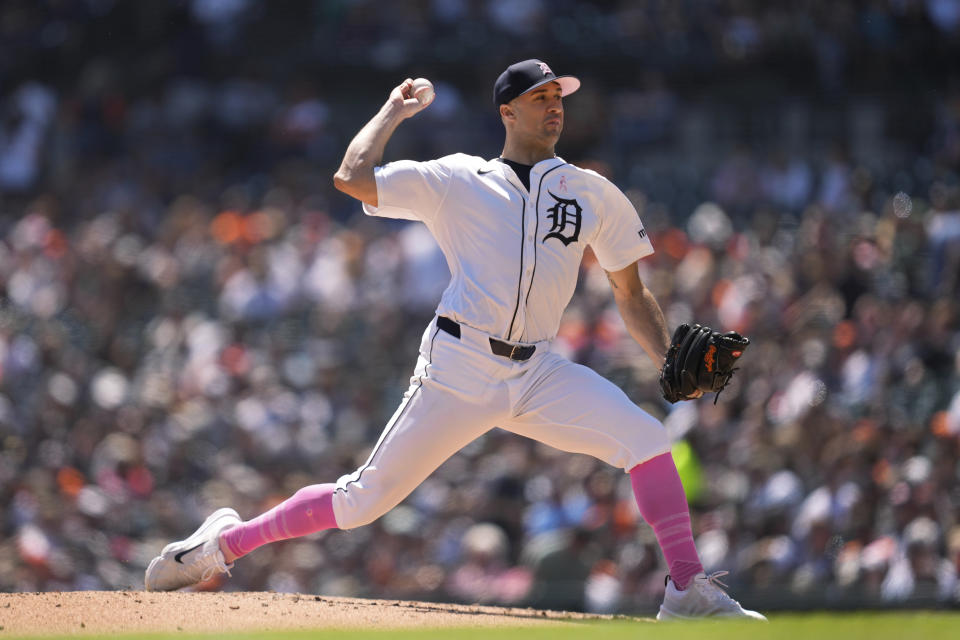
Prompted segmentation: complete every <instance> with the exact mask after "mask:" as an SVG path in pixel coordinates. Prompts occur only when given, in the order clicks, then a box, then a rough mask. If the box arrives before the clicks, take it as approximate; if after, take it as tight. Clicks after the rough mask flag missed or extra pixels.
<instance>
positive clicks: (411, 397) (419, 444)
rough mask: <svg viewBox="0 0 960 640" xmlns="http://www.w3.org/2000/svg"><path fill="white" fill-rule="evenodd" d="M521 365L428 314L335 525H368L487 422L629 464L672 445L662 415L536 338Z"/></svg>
mask: <svg viewBox="0 0 960 640" xmlns="http://www.w3.org/2000/svg"><path fill="white" fill-rule="evenodd" d="M535 346H536V351H535V352H534V355H533V356H532V357H531V358H530V359H529V360H526V361H523V362H519V361H514V360H510V359H509V358H505V357H503V356H498V355H494V354H493V353H492V352H491V350H490V343H489V336H488V335H487V334H486V333H483V332H481V331H478V330H476V329H472V328H470V327H467V326H466V325H463V324H461V325H460V338H456V337H455V336H453V335H451V334H449V333H447V332H445V331H442V330H440V329H439V328H438V327H437V319H436V318H434V319H433V321H432V322H431V323H430V325H429V326H428V327H427V329H426V331H424V334H423V339H422V341H421V343H420V356H419V359H418V361H417V367H416V369H415V371H414V376H413V377H412V378H411V381H410V387H409V389H407V392H406V393H405V394H404V397H403V401H402V402H401V404H400V406H399V407H398V408H397V411H396V412H395V413H394V414H393V417H392V418H391V419H390V421H389V422H388V423H387V426H386V427H385V428H384V430H383V433H382V434H381V435H380V439H379V440H378V441H377V444H376V446H375V447H374V448H373V451H372V452H371V454H370V457H369V458H368V459H367V461H366V462H365V463H364V464H363V466H361V467H360V468H359V469H357V470H356V471H354V472H353V473H351V474H348V475H345V476H342V477H341V478H340V479H339V480H337V484H336V490H335V492H334V495H333V511H334V515H335V516H336V519H337V525H338V526H339V527H340V528H341V529H352V528H355V527H359V526H362V525H364V524H369V523H370V522H373V521H374V520H376V519H377V518H379V517H380V516H382V515H383V514H385V513H386V512H387V511H389V510H390V509H392V508H393V507H395V506H396V505H397V504H399V503H400V502H401V501H402V500H403V499H404V498H405V497H407V495H409V494H410V492H412V491H413V490H414V489H415V488H416V487H417V486H418V485H419V484H420V483H421V482H423V481H424V480H425V479H426V478H427V476H429V475H430V474H431V473H432V472H433V471H434V470H435V469H436V468H437V467H439V466H440V465H441V464H443V462H444V461H446V460H447V458H449V457H450V456H452V455H453V454H454V453H456V452H457V451H459V450H460V449H462V448H463V447H464V446H466V445H467V444H469V443H470V442H471V441H472V440H474V439H476V438H477V437H479V436H481V435H483V434H484V433H486V432H487V431H489V430H490V429H492V428H494V427H500V428H501V429H505V430H507V431H511V432H513V433H516V434H519V435H522V436H526V437H528V438H532V439H534V440H537V441H539V442H542V443H544V444H547V445H550V446H551V447H554V448H556V449H560V450H562V451H569V452H574V453H586V454H589V455H592V456H594V457H596V458H598V459H600V460H603V461H604V462H606V463H608V464H611V465H613V466H615V467H619V468H622V469H624V470H625V471H629V470H630V469H632V468H633V467H634V466H636V465H637V464H640V463H641V462H644V461H646V460H649V459H650V458H653V457H655V456H658V455H661V454H663V453H666V452H668V451H670V442H669V439H668V438H667V434H666V431H665V430H664V427H663V425H662V423H660V421H658V420H657V419H656V418H654V417H653V416H651V415H650V414H648V413H647V412H645V411H643V410H642V409H640V408H639V407H638V406H636V405H635V404H634V403H633V402H631V401H630V399H629V398H628V397H627V396H626V394H624V393H623V391H621V390H620V389H619V388H618V387H617V386H616V385H614V384H613V383H612V382H610V381H609V380H606V379H605V378H603V377H601V376H600V375H599V374H597V373H596V372H594V371H593V370H592V369H589V368H588V367H585V366H583V365H579V364H575V363H573V362H571V361H570V360H568V359H566V358H564V357H562V356H560V355H558V354H557V353H554V352H552V351H551V349H550V347H551V342H549V341H547V342H539V343H536V344H535Z"/></svg>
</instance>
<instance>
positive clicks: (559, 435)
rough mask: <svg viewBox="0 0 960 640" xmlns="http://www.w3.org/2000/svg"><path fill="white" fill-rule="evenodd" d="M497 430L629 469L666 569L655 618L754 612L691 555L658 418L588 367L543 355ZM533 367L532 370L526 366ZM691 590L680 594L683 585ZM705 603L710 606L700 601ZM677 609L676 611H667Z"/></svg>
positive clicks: (686, 518) (683, 506)
mask: <svg viewBox="0 0 960 640" xmlns="http://www.w3.org/2000/svg"><path fill="white" fill-rule="evenodd" d="M537 370H538V371H537V373H536V375H534V376H531V379H532V380H533V382H532V383H531V384H529V385H528V387H527V388H525V389H523V390H522V392H521V393H520V397H519V399H518V401H517V403H516V406H515V417H514V418H513V419H512V420H511V421H509V422H508V423H507V424H502V425H500V426H501V427H502V428H504V429H507V430H508V431H512V432H514V433H517V434H520V435H524V436H527V437H529V438H533V439H534V440H538V441H540V442H543V443H544V444H548V445H550V446H552V447H555V448H557V449H561V450H563V451H570V452H575V453H586V454H589V455H592V456H594V457H595V458H599V459H600V460H603V461H604V462H606V463H608V464H611V465H613V466H616V467H619V468H621V469H624V470H625V471H628V472H629V473H630V481H631V485H632V486H633V492H634V497H635V498H636V501H637V506H638V507H639V509H640V515H641V516H643V519H644V520H646V521H647V522H648V523H649V524H650V526H651V527H652V528H653V531H654V534H655V535H656V537H657V542H658V544H659V545H660V549H661V551H662V552H663V556H664V559H665V560H666V563H667V566H668V567H669V570H670V578H671V579H670V586H669V587H668V589H667V596H668V600H669V602H666V601H665V602H664V607H665V608H667V609H668V610H669V611H668V612H665V611H664V608H661V614H660V616H658V617H660V618H662V619H665V618H668V617H702V616H707V615H711V616H713V615H718V616H731V617H732V616H737V617H753V618H756V617H760V618H762V616H760V614H757V613H755V612H752V611H746V610H744V609H743V608H741V607H740V605H739V604H738V603H737V602H736V600H733V598H730V597H729V596H727V595H726V593H724V592H722V590H721V589H720V588H719V587H718V586H717V584H716V580H715V577H714V576H710V577H707V576H706V575H705V574H704V573H703V566H702V565H701V563H700V558H699V556H698V554H697V549H696V546H695V545H694V540H693V530H692V527H691V523H690V511H689V508H688V505H687V498H686V494H685V493H684V490H683V485H682V484H681V483H680V475H679V474H678V473H677V467H676V465H675V464H674V462H673V456H672V455H671V454H670V440H669V438H668V437H667V433H666V430H665V429H664V427H663V424H662V423H661V422H660V421H659V420H657V419H656V418H654V417H653V416H651V415H650V414H648V413H647V412H646V411H644V410H643V409H641V408H640V407H638V406H637V405H635V404H634V403H633V402H632V401H631V400H630V399H629V398H628V397H627V395H626V394H625V393H623V391H622V390H620V388H619V387H617V386H616V385H615V384H613V383H612V382H610V381H609V380H607V379H606V378H603V377H602V376H600V375H599V374H598V373H596V372H595V371H593V370H592V369H590V368H588V367H584V366H582V365H579V364H575V363H573V362H570V361H569V360H566V359H565V358H562V357H560V356H557V355H556V354H548V355H547V356H546V357H545V358H544V360H543V361H542V362H541V363H540V364H539V365H538V366H537ZM531 373H534V372H531ZM691 585H692V586H693V587H694V588H693V589H691V590H690V593H689V594H687V593H685V590H686V589H687V587H688V586H691ZM704 603H712V604H711V605H710V607H713V608H712V609H710V610H709V611H708V610H707V609H708V608H710V607H705V605H704ZM674 609H676V611H674Z"/></svg>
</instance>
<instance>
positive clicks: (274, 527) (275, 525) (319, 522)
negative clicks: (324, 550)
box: [220, 484, 337, 558]
mask: <svg viewBox="0 0 960 640" xmlns="http://www.w3.org/2000/svg"><path fill="white" fill-rule="evenodd" d="M334 487H335V485H332V484H314V485H310V486H309V487H304V488H303V489H300V490H299V491H297V492H296V493H295V494H293V495H292V496H291V497H290V498H288V499H286V500H284V501H283V502H281V503H280V504H278V505H277V506H275V507H274V508H273V509H270V511H267V512H266V513H264V514H261V515H259V516H257V517H256V518H254V519H253V520H248V521H247V522H244V523H243V524H240V525H237V526H236V527H233V528H232V529H227V530H226V531H224V532H223V533H221V534H220V547H221V548H226V549H228V550H229V551H230V553H232V554H233V555H234V556H236V557H237V558H239V557H241V556H245V555H247V554H248V553H250V552H251V551H253V550H254V549H256V548H257V547H262V546H263V545H265V544H267V543H269V542H276V541H278V540H288V539H290V538H298V537H300V536H305V535H307V534H310V533H315V532H317V531H323V530H324V529H333V528H336V526H337V519H336V518H335V517H334V515H333V490H334Z"/></svg>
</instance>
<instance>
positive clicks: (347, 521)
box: [333, 476, 405, 529]
mask: <svg viewBox="0 0 960 640" xmlns="http://www.w3.org/2000/svg"><path fill="white" fill-rule="evenodd" d="M364 480H366V478H361V479H360V480H355V479H354V478H351V477H350V476H344V477H343V478H341V479H340V480H338V481H337V488H336V490H335V491H334V492H333V512H334V515H335V516H336V518H337V526H339V527H340V528H341V529H356V528H357V527H362V526H363V525H365V524H370V523H371V522H373V521H374V520H376V519H377V518H379V517H380V516H382V515H383V514H385V513H386V512H387V511H390V509H392V508H393V507H395V506H396V505H397V503H399V502H400V500H402V499H403V496H402V495H401V496H399V497H398V496H397V495H396V492H395V491H392V492H391V491H384V490H382V489H380V488H379V487H378V486H374V485H371V484H369V483H367V482H364ZM404 495H405V494H404Z"/></svg>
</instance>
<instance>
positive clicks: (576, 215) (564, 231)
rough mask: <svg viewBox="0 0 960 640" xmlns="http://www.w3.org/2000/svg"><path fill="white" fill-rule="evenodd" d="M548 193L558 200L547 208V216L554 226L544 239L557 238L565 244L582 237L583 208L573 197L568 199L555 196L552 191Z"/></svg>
mask: <svg viewBox="0 0 960 640" xmlns="http://www.w3.org/2000/svg"><path fill="white" fill-rule="evenodd" d="M547 193H549V194H550V197H551V198H553V199H554V200H556V204H554V205H553V206H552V207H550V208H549V209H547V218H549V219H550V222H551V223H552V224H553V226H552V227H550V231H549V232H547V235H545V236H543V241H544V242H546V241H547V240H549V239H550V238H556V239H557V240H559V241H560V242H562V243H563V246H567V245H569V244H570V243H571V242H576V241H577V240H578V239H579V238H580V214H581V213H583V208H582V207H581V206H580V203H579V202H577V201H576V200H574V199H572V198H571V199H569V200H568V199H567V198H560V197H558V196H555V195H554V194H553V193H551V192H550V191H547Z"/></svg>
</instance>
